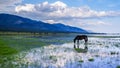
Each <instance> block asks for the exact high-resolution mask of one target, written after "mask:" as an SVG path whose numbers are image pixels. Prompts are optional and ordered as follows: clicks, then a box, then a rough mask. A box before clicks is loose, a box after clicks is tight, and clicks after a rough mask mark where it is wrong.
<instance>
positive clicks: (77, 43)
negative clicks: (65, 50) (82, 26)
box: [77, 40, 79, 48]
mask: <svg viewBox="0 0 120 68" xmlns="http://www.w3.org/2000/svg"><path fill="white" fill-rule="evenodd" d="M77 48H79V40H77Z"/></svg>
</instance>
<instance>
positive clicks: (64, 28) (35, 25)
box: [0, 14, 88, 33]
mask: <svg viewBox="0 0 120 68" xmlns="http://www.w3.org/2000/svg"><path fill="white" fill-rule="evenodd" d="M0 31H15V32H60V33H62V32H65V33H67V32H69V33H74V32H76V33H88V31H86V30H84V29H81V28H77V27H72V26H68V25H64V24H60V23H57V24H48V23H44V22H42V21H36V20H31V19H28V18H23V17H20V16H16V15H11V14H0Z"/></svg>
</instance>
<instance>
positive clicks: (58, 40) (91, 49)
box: [1, 35, 120, 68]
mask: <svg viewBox="0 0 120 68" xmlns="http://www.w3.org/2000/svg"><path fill="white" fill-rule="evenodd" d="M107 36H108V35H107ZM74 37H75V36H44V37H42V36H40V37H39V36H34V37H31V38H34V39H37V40H39V41H43V42H45V43H47V44H48V45H45V46H42V47H35V48H31V49H29V50H27V51H21V52H20V53H18V54H15V55H13V57H14V59H13V60H11V61H7V62H6V63H5V64H6V66H9V65H13V67H17V68H116V67H117V66H120V37H115V38H114V37H111V36H110V37H111V38H110V37H109V38H108V37H107V38H106V37H105V36H104V37H103V36H102V35H100V37H98V36H96V35H95V36H94V35H92V36H89V37H88V39H89V41H88V44H87V47H88V50H87V52H77V51H76V50H75V49H74V48H73V45H74V43H73V41H72V40H73V39H74ZM26 38H28V37H26ZM26 41H27V40H26ZM33 46H34V45H33ZM79 46H80V48H81V49H84V47H85V45H84V41H83V40H81V41H80V45H79ZM1 66H2V65H1ZM4 67H5V66H4Z"/></svg>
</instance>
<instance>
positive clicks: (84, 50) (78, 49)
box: [74, 48, 88, 53]
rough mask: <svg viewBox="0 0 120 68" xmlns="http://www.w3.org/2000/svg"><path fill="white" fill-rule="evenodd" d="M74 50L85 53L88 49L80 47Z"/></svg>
mask: <svg viewBox="0 0 120 68" xmlns="http://www.w3.org/2000/svg"><path fill="white" fill-rule="evenodd" d="M74 50H75V51H77V52H78V53H86V52H87V51H88V50H87V49H82V48H74Z"/></svg>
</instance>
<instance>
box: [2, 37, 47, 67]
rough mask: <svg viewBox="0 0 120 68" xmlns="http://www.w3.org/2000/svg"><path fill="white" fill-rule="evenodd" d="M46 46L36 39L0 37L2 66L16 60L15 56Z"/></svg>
mask: <svg viewBox="0 0 120 68" xmlns="http://www.w3.org/2000/svg"><path fill="white" fill-rule="evenodd" d="M45 45H46V43H45V42H42V41H39V39H36V38H29V37H25V36H9V35H3V36H0V64H2V65H5V64H4V63H5V62H8V61H11V60H14V59H15V58H13V55H14V54H17V53H19V52H21V51H27V50H29V49H32V48H37V47H41V46H45Z"/></svg>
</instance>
